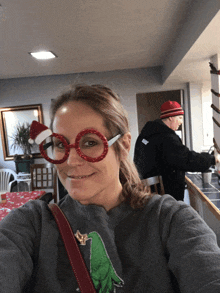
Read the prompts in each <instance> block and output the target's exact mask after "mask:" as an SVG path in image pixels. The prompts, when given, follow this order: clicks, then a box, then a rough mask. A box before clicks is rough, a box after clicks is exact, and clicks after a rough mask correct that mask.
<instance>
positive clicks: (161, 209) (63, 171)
mask: <svg viewBox="0 0 220 293" xmlns="http://www.w3.org/2000/svg"><path fill="white" fill-rule="evenodd" d="M35 124H36V123H35ZM32 125H34V123H32ZM41 127H42V124H41V125H38V124H36V128H35V129H32V128H31V139H32V140H35V142H38V143H40V150H41V153H42V155H43V157H44V158H46V159H47V160H48V161H50V162H53V163H54V164H55V166H56V169H57V172H58V176H59V179H60V181H61V183H62V184H63V186H64V187H65V188H66V190H67V191H68V194H67V195H65V197H64V198H63V199H62V200H61V201H60V202H59V203H58V205H59V207H60V208H61V210H62V212H63V213H64V214H65V216H66V217H67V219H68V221H69V223H70V226H71V228H72V230H73V233H74V234H77V235H78V236H79V235H81V237H78V238H77V239H78V240H79V242H78V244H79V248H80V250H81V252H82V255H83V258H84V260H85V263H86V265H87V268H88V270H89V273H90V275H91V278H92V281H93V283H94V286H95V289H96V292H99V293H101V292H103V293H104V292H105V293H113V292H116V293H119V292H126V293H127V292H146V293H147V292H149V293H152V292H153V293H161V292H170V293H176V292H185V293H190V292H200V293H207V292H212V293H215V292H216V293H217V292H219V291H220V248H219V247H218V245H217V242H216V236H215V234H214V233H213V231H212V230H211V229H210V228H209V227H208V226H207V225H206V223H205V222H204V221H203V220H202V219H201V218H200V216H199V215H198V213H197V212H196V211H194V210H193V209H192V208H191V207H190V206H188V205H186V204H185V203H183V202H178V201H176V200H175V199H174V198H173V197H172V196H170V195H164V196H160V195H157V194H155V195H153V194H150V192H149V190H148V187H145V186H144V185H143V184H142V182H141V180H140V178H139V175H138V172H137V170H136V168H135V165H134V163H133V161H132V160H131V159H130V158H129V150H130V145H131V135H130V131H129V125H128V118H127V114H126V112H125V110H124V109H123V107H122V105H121V103H120V99H119V97H118V96H117V95H116V94H115V93H114V92H113V91H112V90H111V89H109V88H107V87H105V86H101V85H92V86H88V85H77V86H76V87H75V88H74V89H71V90H70V91H68V92H66V93H64V94H62V95H61V96H60V97H58V98H57V99H56V100H55V102H54V104H53V105H52V109H51V127H50V129H49V128H47V127H46V126H43V127H42V128H43V129H42V130H40V129H41ZM32 130H33V131H32ZM46 136H49V138H50V139H49V142H47V139H46ZM77 231H78V232H77ZM76 232H77V233H76ZM82 239H83V241H82ZM0 251H1V257H0V288H1V290H0V291H1V292H4V293H11V292H35V293H36V292H40V293H48V292H53V293H65V292H78V291H79V289H78V284H77V280H76V278H75V276H74V273H73V271H72V269H71V266H70V262H69V259H68V256H67V253H66V251H65V247H64V243H63V241H62V239H61V237H60V234H59V230H58V227H57V225H56V222H55V219H54V217H53V215H52V214H51V211H50V209H49V208H48V205H47V203H46V202H44V201H41V200H33V201H30V202H28V203H26V204H25V205H24V206H22V207H20V208H17V209H15V210H13V211H12V212H10V213H9V214H8V215H7V216H6V217H5V218H4V219H3V220H2V221H1V222H0ZM77 290H78V291H77Z"/></svg>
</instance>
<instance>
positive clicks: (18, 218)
mask: <svg viewBox="0 0 220 293" xmlns="http://www.w3.org/2000/svg"><path fill="white" fill-rule="evenodd" d="M43 218H44V219H45V220H48V219H50V218H51V213H50V210H49V207H48V204H47V203H46V202H44V201H43V200H31V201H29V202H27V203H26V204H24V205H23V206H21V207H19V208H16V209H13V210H12V211H11V212H10V213H9V214H8V215H7V216H6V217H5V218H4V219H3V220H2V221H1V222H0V226H1V227H4V226H7V227H9V226H10V227H18V226H19V227H24V226H26V227H28V226H29V227H30V228H34V229H35V228H36V227H38V226H40V225H41V223H42V220H43Z"/></svg>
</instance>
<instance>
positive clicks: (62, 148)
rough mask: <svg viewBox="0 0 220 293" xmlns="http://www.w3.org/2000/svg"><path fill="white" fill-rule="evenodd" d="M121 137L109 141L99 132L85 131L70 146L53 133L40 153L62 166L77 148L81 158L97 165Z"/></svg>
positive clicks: (117, 136)
mask: <svg viewBox="0 0 220 293" xmlns="http://www.w3.org/2000/svg"><path fill="white" fill-rule="evenodd" d="M120 136H121V134H118V135H116V136H114V137H113V138H112V139H110V140H109V141H108V140H107V139H106V137H105V136H104V135H102V134H101V133H100V132H99V131H97V130H95V129H85V130H83V131H81V132H80V133H78V134H77V136H76V139H75V143H74V144H68V142H67V141H66V139H65V138H64V137H63V136H62V135H60V134H57V133H53V134H51V135H50V136H49V137H48V138H46V139H45V140H44V141H43V142H42V143H41V144H40V152H41V154H42V156H43V157H44V158H45V159H46V160H47V161H49V162H51V163H53V164H62V163H63V162H65V161H66V160H67V158H68V156H69V153H70V149H71V148H75V149H76V152H77V154H78V155H79V156H80V157H81V158H83V159H84V160H86V161H88V162H93V163H95V162H99V161H101V160H103V159H104V158H105V156H106V155H107V153H108V148H109V147H110V146H111V145H113V143H115V142H116V140H118V139H119V137H120Z"/></svg>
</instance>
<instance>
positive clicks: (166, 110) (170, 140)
mask: <svg viewBox="0 0 220 293" xmlns="http://www.w3.org/2000/svg"><path fill="white" fill-rule="evenodd" d="M160 111H161V115H160V119H156V120H155V121H148V122H147V123H146V124H145V126H144V127H143V129H142V131H141V133H140V135H139V136H138V138H137V140H136V144H135V150H134V163H135V165H136V167H137V169H138V172H139V175H140V177H141V179H147V178H150V177H154V176H158V175H159V176H162V181H163V185H164V190H165V193H167V194H170V195H172V196H173V197H174V198H175V199H177V200H183V199H184V190H185V172H187V171H191V172H204V171H206V170H207V169H209V167H210V166H212V165H215V164H216V163H218V162H219V158H217V157H216V158H215V156H213V155H210V154H208V153H205V152H204V153H197V152H194V151H190V150H189V149H188V148H187V147H186V146H185V145H183V143H182V140H181V139H180V137H179V136H178V135H177V134H176V132H175V131H176V130H178V128H179V126H180V125H181V124H182V123H183V115H184V111H183V109H182V107H181V105H180V104H179V103H177V102H176V101H167V102H165V103H163V104H162V106H161V109H160Z"/></svg>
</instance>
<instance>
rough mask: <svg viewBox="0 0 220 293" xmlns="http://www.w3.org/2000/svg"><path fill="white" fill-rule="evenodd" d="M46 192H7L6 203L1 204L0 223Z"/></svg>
mask: <svg viewBox="0 0 220 293" xmlns="http://www.w3.org/2000/svg"><path fill="white" fill-rule="evenodd" d="M45 193H46V192H45V191H44V190H38V191H25V192H6V203H0V221H1V220H2V219H3V218H4V217H5V216H6V215H7V214H8V213H9V212H10V211H11V210H13V209H15V208H18V207H20V206H22V205H23V204H25V203H26V202H28V201H29V200H35V199H38V198H40V197H41V196H42V195H44V194H45Z"/></svg>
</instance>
